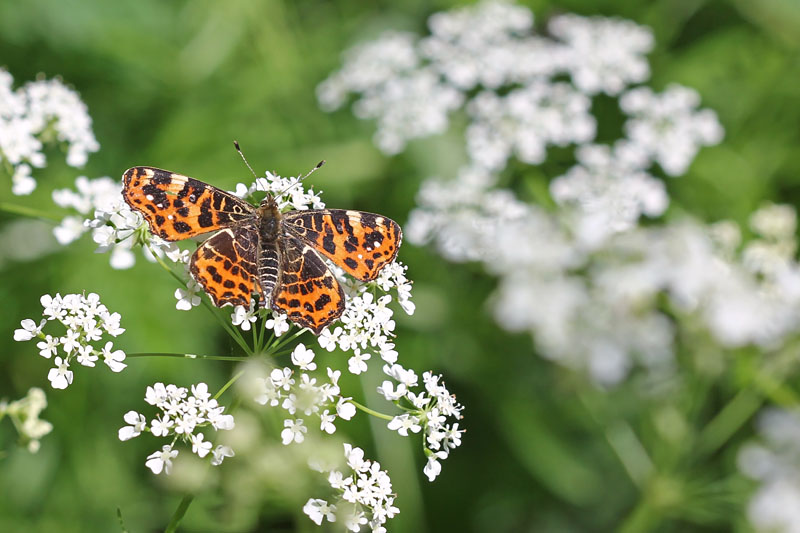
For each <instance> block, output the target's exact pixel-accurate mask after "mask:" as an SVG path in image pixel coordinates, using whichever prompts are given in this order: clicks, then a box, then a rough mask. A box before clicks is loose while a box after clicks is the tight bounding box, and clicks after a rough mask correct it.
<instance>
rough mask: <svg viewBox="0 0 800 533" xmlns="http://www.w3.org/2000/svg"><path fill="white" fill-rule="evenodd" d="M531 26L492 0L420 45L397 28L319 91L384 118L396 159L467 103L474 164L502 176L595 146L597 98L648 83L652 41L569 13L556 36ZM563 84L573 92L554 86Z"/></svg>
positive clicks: (454, 15) (458, 15)
mask: <svg viewBox="0 0 800 533" xmlns="http://www.w3.org/2000/svg"><path fill="white" fill-rule="evenodd" d="M533 19H534V17H533V14H532V13H531V11H530V10H529V9H528V8H526V7H523V6H517V5H514V4H513V3H512V2H507V1H498V0H484V1H483V2H479V3H478V4H476V5H474V6H468V7H460V8H456V9H453V10H451V11H446V12H441V13H436V14H434V15H432V16H431V17H430V19H429V20H428V26H429V28H430V35H429V36H427V37H424V38H421V39H417V38H416V37H415V36H414V35H412V34H409V33H398V32H393V31H388V32H386V33H384V34H383V35H382V36H380V37H378V38H377V39H375V40H374V41H372V42H369V43H363V44H360V45H358V46H356V47H354V48H352V49H351V50H349V51H348V52H346V53H345V54H344V64H343V66H342V68H341V69H340V70H338V71H336V72H334V73H333V74H331V75H330V76H329V77H328V78H327V79H326V80H325V81H323V82H322V83H321V84H320V85H319V87H318V88H317V96H318V99H319V101H320V105H321V106H322V107H323V109H326V110H329V111H330V110H334V109H338V108H340V107H342V106H343V105H344V104H345V103H346V102H347V100H348V96H349V95H350V94H353V95H356V100H355V102H354V104H353V113H354V114H355V115H356V116H357V117H359V118H362V119H376V121H377V130H376V134H375V144H376V145H377V146H378V148H380V149H381V150H383V151H384V152H385V153H387V154H396V153H399V152H400V151H402V150H403V149H404V148H405V145H406V142H407V141H409V140H411V139H414V138H418V137H423V136H428V135H433V134H438V133H442V132H444V131H445V130H446V129H447V128H448V126H449V115H450V114H452V113H453V112H455V111H456V110H457V109H459V108H460V107H461V106H462V105H463V104H466V105H465V106H464V107H465V108H466V110H467V113H468V116H469V119H470V123H469V126H468V127H467V130H466V137H467V150H468V153H469V155H470V158H471V159H472V160H473V161H474V163H475V164H479V165H483V166H486V167H487V168H490V169H494V170H500V169H502V168H503V167H504V166H505V164H506V162H507V160H508V158H509V157H510V156H512V155H515V156H516V157H518V158H519V159H520V160H521V161H523V162H526V163H531V164H535V163H541V162H542V161H543V160H544V158H545V156H546V147H547V146H548V145H556V146H566V145H569V144H581V143H584V142H589V141H592V140H593V139H594V136H595V129H596V128H595V119H594V117H593V116H592V115H591V114H590V113H589V110H590V107H591V97H592V96H593V95H595V94H597V93H599V92H604V93H606V94H609V95H612V96H616V95H619V94H620V93H621V92H622V91H623V90H624V89H626V88H627V87H628V86H629V85H631V84H635V83H641V82H644V81H646V80H647V78H648V77H649V75H650V69H649V66H648V63H647V60H646V59H645V57H644V56H645V55H646V54H647V53H648V52H649V51H650V50H651V49H652V47H653V36H652V33H651V31H650V30H649V29H648V28H646V27H642V26H638V25H636V24H634V23H632V22H630V21H626V20H620V19H609V18H603V17H591V18H586V17H579V16H577V15H559V16H555V17H553V18H552V19H550V20H549V21H548V29H549V32H550V35H551V36H550V37H548V36H542V35H536V34H535V33H534V30H533ZM563 77H568V78H569V80H570V82H571V83H564V82H561V81H556V80H557V79H560V78H563ZM518 86H521V87H519V88H517V87H518ZM480 88H482V89H483V90H476V89H480ZM508 88H510V89H511V90H510V91H509V90H507V89H508ZM695 140H696V139H695V138H692V139H691V140H690V141H689V142H690V143H691V142H695ZM682 142H684V143H686V141H685V140H682ZM668 150H669V148H664V151H668Z"/></svg>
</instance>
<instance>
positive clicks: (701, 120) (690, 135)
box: [619, 84, 724, 176]
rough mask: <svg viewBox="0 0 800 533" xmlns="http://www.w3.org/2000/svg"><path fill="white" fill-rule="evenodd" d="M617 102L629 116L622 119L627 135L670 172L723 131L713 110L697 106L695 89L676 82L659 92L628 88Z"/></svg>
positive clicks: (680, 168)
mask: <svg viewBox="0 0 800 533" xmlns="http://www.w3.org/2000/svg"><path fill="white" fill-rule="evenodd" d="M619 105H620V108H621V109H622V111H624V112H625V113H626V114H627V115H629V116H630V117H631V118H629V119H628V120H627V122H625V133H626V134H627V136H628V139H630V141H631V142H632V143H634V144H636V145H637V146H638V147H640V148H641V149H642V150H644V151H646V152H647V153H648V154H649V156H650V157H651V158H652V159H653V160H654V161H656V162H657V163H658V164H659V165H661V168H662V169H664V172H666V173H667V174H669V175H670V176H679V175H681V174H683V173H685V172H686V170H687V169H688V168H689V165H690V164H691V162H692V160H693V159H694V157H695V155H697V151H698V150H699V149H700V147H702V146H712V145H715V144H718V143H719V142H720V141H721V140H722V137H723V135H724V130H723V128H722V125H721V124H720V123H719V121H718V120H717V115H716V113H714V111H712V110H710V109H701V110H698V109H697V106H698V105H700V95H699V94H698V93H697V91H695V90H694V89H690V88H688V87H683V86H681V85H678V84H671V85H669V86H668V87H667V88H666V90H664V92H663V93H661V94H656V93H654V92H653V90H652V89H650V88H649V87H637V88H635V89H631V90H629V91H627V92H626V93H624V94H623V95H622V96H621V97H620V100H619Z"/></svg>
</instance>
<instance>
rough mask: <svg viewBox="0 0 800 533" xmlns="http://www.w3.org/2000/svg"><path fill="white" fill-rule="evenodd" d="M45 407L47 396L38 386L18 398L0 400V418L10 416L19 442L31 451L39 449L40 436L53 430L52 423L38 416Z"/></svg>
mask: <svg viewBox="0 0 800 533" xmlns="http://www.w3.org/2000/svg"><path fill="white" fill-rule="evenodd" d="M45 407H47V396H46V395H45V393H44V391H43V390H42V389H40V388H38V387H32V388H30V389H28V393H27V394H26V395H25V396H23V397H22V398H20V399H19V400H14V401H12V402H8V401H6V400H5V399H3V400H0V418H3V417H4V416H8V417H9V418H11V420H12V421H13V423H14V428H15V429H16V430H17V432H19V437H20V441H21V443H22V444H24V445H25V446H26V447H27V448H28V451H29V452H31V453H36V452H38V451H39V448H40V446H41V443H40V440H41V438H42V437H44V436H45V435H47V434H48V433H50V432H51V431H52V430H53V424H51V423H50V422H48V421H46V420H42V419H41V418H39V415H40V414H41V412H42V411H43V410H44V408H45Z"/></svg>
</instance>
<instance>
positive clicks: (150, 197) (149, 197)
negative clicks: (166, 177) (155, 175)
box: [145, 194, 153, 202]
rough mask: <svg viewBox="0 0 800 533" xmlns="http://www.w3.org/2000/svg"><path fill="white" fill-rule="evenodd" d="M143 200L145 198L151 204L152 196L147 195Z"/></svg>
mask: <svg viewBox="0 0 800 533" xmlns="http://www.w3.org/2000/svg"><path fill="white" fill-rule="evenodd" d="M145 198H147V200H148V201H149V202H152V201H153V195H152V194H148V195H147V196H145Z"/></svg>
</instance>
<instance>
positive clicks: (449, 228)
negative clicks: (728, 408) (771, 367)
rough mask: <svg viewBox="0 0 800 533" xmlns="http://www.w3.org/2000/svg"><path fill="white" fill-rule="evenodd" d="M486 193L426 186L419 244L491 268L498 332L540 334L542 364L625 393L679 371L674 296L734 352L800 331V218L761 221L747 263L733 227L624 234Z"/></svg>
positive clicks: (476, 176)
mask: <svg viewBox="0 0 800 533" xmlns="http://www.w3.org/2000/svg"><path fill="white" fill-rule="evenodd" d="M633 175H634V176H635V175H636V174H635V173H634V174H633ZM486 182H491V181H490V180H487V179H485V176H483V175H481V174H480V173H476V172H474V171H471V172H466V171H465V172H462V173H461V174H460V175H459V177H458V179H456V180H453V181H451V182H442V181H432V182H429V183H427V184H425V185H424V186H423V188H422V190H421V191H420V194H419V196H418V204H419V207H418V208H417V209H415V210H414V211H413V212H412V216H411V218H410V219H409V223H408V225H407V231H406V235H407V237H408V239H409V241H411V242H413V243H418V244H424V243H429V242H432V243H434V244H435V245H436V246H437V248H438V249H439V251H440V253H442V255H443V256H444V257H446V258H447V259H449V260H451V261H481V262H482V263H483V265H484V267H485V268H486V270H487V271H489V272H490V273H492V274H494V275H497V276H498V288H497V290H496V292H495V294H494V295H493V297H492V299H491V306H492V309H493V311H494V314H495V317H496V320H497V322H498V323H499V324H501V325H502V326H503V327H504V328H506V329H509V330H511V331H529V332H530V333H531V334H532V335H533V337H534V340H535V343H536V346H537V348H538V351H539V353H540V354H541V355H542V356H544V357H546V358H548V359H552V360H555V361H558V362H560V363H562V364H564V365H567V366H569V367H572V368H575V369H579V370H585V371H586V372H587V373H588V374H589V376H590V377H591V378H592V379H593V380H595V381H597V382H599V383H605V384H613V383H617V382H619V381H620V380H621V379H623V378H624V377H625V376H626V375H627V374H628V372H629V370H630V369H631V367H632V366H633V365H634V363H636V362H639V363H641V364H642V365H644V366H645V367H646V368H648V369H653V370H664V369H667V368H669V367H670V365H671V361H672V354H673V350H674V346H673V344H674V336H675V332H674V324H673V321H672V320H671V319H670V318H668V317H667V315H666V314H664V313H663V312H662V311H661V310H660V309H659V302H658V300H659V296H660V295H662V294H665V295H666V296H667V297H668V298H669V301H670V304H671V306H673V307H674V309H677V310H680V311H681V312H682V313H685V314H686V315H687V316H691V317H693V319H696V320H697V321H698V323H700V324H703V325H705V327H706V328H707V329H708V330H709V331H710V333H711V334H712V335H713V336H714V338H716V339H717V341H718V342H719V343H720V344H721V345H723V346H727V347H738V346H745V345H749V344H755V345H758V346H764V347H766V346H771V345H773V344H774V343H779V342H781V341H782V340H783V339H784V338H785V336H786V335H789V334H791V332H792V331H794V330H795V329H796V328H797V327H798V326H799V325H800V291H799V290H798V289H800V265H798V263H797V262H796V261H795V259H794V252H795V246H796V244H795V243H796V241H795V237H794V232H795V224H796V215H795V212H794V209H793V208H791V207H790V206H775V205H767V206H764V207H763V208H762V209H760V210H758V211H756V212H755V213H754V214H753V216H752V221H751V224H750V225H751V228H752V229H753V231H754V233H756V234H757V235H758V236H759V238H757V239H754V240H751V241H750V242H749V243H747V244H746V245H745V246H744V247H743V248H742V249H741V251H738V247H739V229H738V226H736V225H735V224H734V223H732V222H722V223H718V224H715V225H712V226H704V225H702V224H700V223H698V222H695V221H692V220H690V219H685V220H682V221H675V222H673V223H671V224H669V225H664V226H648V227H639V226H636V225H635V224H632V223H631V222H630V219H627V220H626V219H622V221H623V222H624V223H625V224H629V225H628V226H627V227H626V228H620V232H619V233H612V232H611V230H610V228H609V226H601V227H600V228H597V227H596V226H591V225H587V224H586V222H585V221H586V215H585V214H583V215H581V216H576V215H575V213H573V212H571V211H569V210H562V211H558V212H556V213H550V212H547V211H545V210H544V209H542V208H539V207H538V206H536V205H533V204H527V203H525V202H521V201H520V200H518V199H517V198H516V197H515V196H514V195H513V193H512V192H511V191H508V190H499V189H483V188H482V187H481V184H482V183H486ZM554 188H555V187H554ZM656 194H657V196H655V198H656V199H658V197H659V196H660V193H656ZM557 197H558V196H557ZM659 201H660V200H659ZM656 205H657V204H656ZM589 213H590V212H589ZM623 230H624V231H623ZM601 232H604V233H601ZM600 237H602V240H601V239H600Z"/></svg>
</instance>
